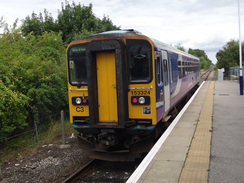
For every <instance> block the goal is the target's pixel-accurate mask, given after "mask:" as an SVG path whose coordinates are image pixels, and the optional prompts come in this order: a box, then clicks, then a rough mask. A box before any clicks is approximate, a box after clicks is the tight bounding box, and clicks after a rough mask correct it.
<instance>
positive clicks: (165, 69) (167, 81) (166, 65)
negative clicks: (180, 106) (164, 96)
mask: <svg viewBox="0 0 244 183" xmlns="http://www.w3.org/2000/svg"><path fill="white" fill-rule="evenodd" d="M163 64H164V85H165V86H167V85H168V84H169V79H168V64H167V60H165V59H164V60H163Z"/></svg>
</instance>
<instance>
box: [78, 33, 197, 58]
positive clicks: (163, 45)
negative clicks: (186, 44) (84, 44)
mask: <svg viewBox="0 0 244 183" xmlns="http://www.w3.org/2000/svg"><path fill="white" fill-rule="evenodd" d="M130 36H143V37H146V38H148V39H150V40H151V41H152V42H153V44H154V45H155V46H156V47H157V48H160V49H164V50H167V51H171V52H175V53H178V54H180V55H183V56H187V57H191V58H193V59H197V60H199V58H198V57H195V56H193V55H191V54H189V53H186V52H184V51H181V50H179V49H177V48H175V47H173V46H171V45H168V44H166V43H163V42H161V41H158V40H156V39H153V38H149V37H147V36H145V35H143V34H142V33H141V32H139V31H137V30H134V29H123V30H111V31H105V32H101V33H98V34H95V35H91V36H88V37H84V38H81V39H79V40H88V39H96V38H108V37H130Z"/></svg>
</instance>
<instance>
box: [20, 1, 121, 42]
mask: <svg viewBox="0 0 244 183" xmlns="http://www.w3.org/2000/svg"><path fill="white" fill-rule="evenodd" d="M114 29H119V27H117V26H115V25H113V23H112V21H111V20H110V19H109V17H106V16H104V17H103V18H102V19H100V18H97V17H96V16H95V15H94V13H93V12H92V4H89V6H84V5H83V6H81V4H80V3H79V4H78V5H77V4H75V2H72V4H69V2H68V1H65V3H62V10H61V11H59V13H58V17H57V20H54V18H53V17H52V16H51V15H50V14H49V13H48V12H47V10H44V16H43V15H42V13H39V15H37V14H36V13H34V12H33V13H32V15H31V16H27V17H26V18H25V20H23V25H22V31H23V33H24V34H26V35H27V34H29V33H31V32H33V33H34V35H41V34H42V33H43V32H45V31H54V32H59V31H61V32H62V38H63V41H64V42H65V43H69V42H71V41H72V40H74V39H77V38H81V37H84V36H88V35H91V34H94V33H98V32H102V31H107V30H114Z"/></svg>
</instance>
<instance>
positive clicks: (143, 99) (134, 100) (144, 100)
mask: <svg viewBox="0 0 244 183" xmlns="http://www.w3.org/2000/svg"><path fill="white" fill-rule="evenodd" d="M131 104H132V105H150V96H131Z"/></svg>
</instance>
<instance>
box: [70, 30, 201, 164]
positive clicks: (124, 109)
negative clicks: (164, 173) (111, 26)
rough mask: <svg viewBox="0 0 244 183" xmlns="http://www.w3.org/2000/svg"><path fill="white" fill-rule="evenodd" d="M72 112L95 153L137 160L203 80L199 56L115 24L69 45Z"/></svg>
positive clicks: (87, 148) (100, 156) (83, 141)
mask: <svg viewBox="0 0 244 183" xmlns="http://www.w3.org/2000/svg"><path fill="white" fill-rule="evenodd" d="M67 75H68V98H69V114H70V123H71V125H72V127H73V128H74V129H75V130H76V131H78V135H77V137H78V142H79V144H80V146H81V148H83V149H84V151H85V152H86V154H87V155H88V156H90V157H91V158H95V159H103V160H108V161H126V160H128V161H129V160H133V159H135V158H137V157H139V156H140V155H141V154H143V153H145V152H147V151H148V150H149V149H150V148H151V147H152V146H153V143H154V142H155V139H157V138H158V137H159V136H160V135H161V134H162V133H163V132H162V131H163V128H165V125H164V124H165V123H167V121H168V119H169V118H170V116H171V115H172V111H174V110H175V109H176V106H177V105H178V104H179V103H180V101H182V100H183V99H184V98H185V97H186V96H187V95H188V94H189V92H190V91H192V90H193V89H194V88H195V87H196V86H197V85H198V84H199V81H200V60H199V58H197V57H195V56H193V55H190V54H188V53H186V52H183V51H181V50H178V49H176V48H175V47H173V46H170V45H167V44H165V43H162V42H160V41H158V40H156V39H153V38H150V37H148V36H146V35H143V34H142V33H141V32H139V31H136V30H134V29H126V30H112V31H106V32H101V33H98V34H95V35H91V36H87V37H84V38H81V39H79V40H75V41H72V42H71V43H70V44H69V45H68V47H67Z"/></svg>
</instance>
